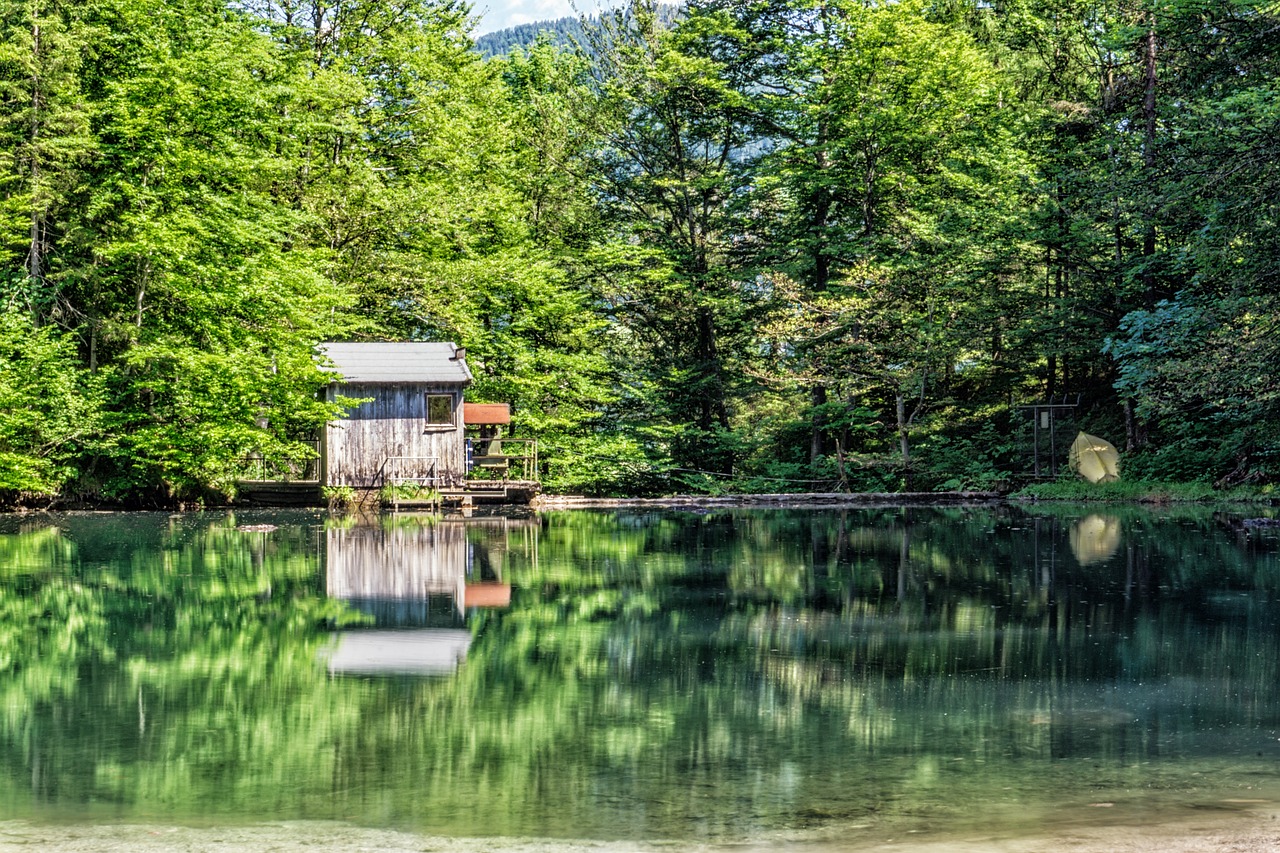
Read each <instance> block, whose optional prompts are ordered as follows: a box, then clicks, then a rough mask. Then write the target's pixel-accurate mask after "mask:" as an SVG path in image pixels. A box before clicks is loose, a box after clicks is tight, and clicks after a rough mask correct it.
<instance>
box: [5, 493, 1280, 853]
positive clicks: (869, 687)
mask: <svg viewBox="0 0 1280 853" xmlns="http://www.w3.org/2000/svg"><path fill="white" fill-rule="evenodd" d="M1262 511H1264V510H1255V511H1254V514H1258V513H1259V512H1262ZM1278 554H1280V542H1278V535H1277V532H1276V530H1275V529H1249V530H1245V529H1241V528H1239V527H1238V526H1236V525H1234V524H1233V523H1232V519H1230V518H1226V517H1222V516H1217V517H1215V516H1214V515H1212V514H1210V513H1208V512H1206V511H1199V510H1181V509H1166V510H1164V511H1160V512H1141V511H1137V510H1131V509H1121V510H1102V509H1085V508H1057V509H1054V508H1040V507H1032V508H1019V507H999V508H985V507H984V508H939V509H925V508H900V507H890V508H875V509H849V510H843V511H715V512H706V513H689V512H648V511H645V512H637V511H627V510H621V511H611V512H605V511H599V512H587V511H580V512H560V513H549V514H544V515H540V516H536V517H529V518H496V517H495V518H475V519H470V520H462V519H437V518H433V517H430V516H414V515H399V516H383V517H343V516H332V517H331V516H328V515H326V514H323V513H319V512H266V511H258V512H237V513H235V514H230V513H226V514H223V513H204V514H184V515H166V514H108V513H95V514H70V515H57V516H25V517H6V518H0V819H7V820H15V819H17V820H23V821H30V822H34V823H40V824H64V823H75V822H84V821H93V822H97V823H103V822H106V823H111V822H132V823H137V822H148V823H150V822H156V823H167V824H176V825H192V826H199V825H223V826H226V825H234V824H253V823H258V822H267V821H279V820H300V821H312V820H319V821H338V822H342V823H343V824H346V825H350V826H354V827H378V828H387V829H395V830H399V831H403V832H407V833H416V834H422V835H424V836H427V835H430V836H447V837H507V838H546V839H578V840H583V839H590V840H600V841H609V840H630V841H663V840H670V841H673V842H677V843H678V842H692V841H697V842H702V843H712V844H721V843H723V844H726V845H730V844H733V843H735V842H739V841H743V840H748V839H749V840H752V841H753V842H757V843H759V842H761V841H762V840H764V841H765V842H769V843H773V844H777V845H786V844H794V845H802V844H804V843H806V842H825V843H828V844H830V843H833V842H834V843H835V844H836V845H837V846H841V845H845V846H848V848H849V849H858V848H859V847H863V846H867V845H871V844H874V843H876V842H877V841H878V840H882V839H886V838H890V837H895V838H902V837H904V834H908V833H910V834H914V835H915V836H917V837H919V838H922V839H924V838H929V839H938V838H947V837H953V836H960V835H966V834H968V835H972V834H974V833H979V834H981V833H990V834H992V835H998V836H1002V837H1013V836H1018V835H1019V834H1027V833H1032V832H1041V831H1044V830H1045V828H1046V827H1048V828H1052V827H1054V826H1069V825H1071V824H1073V823H1085V822H1089V823H1097V822H1100V821H1116V822H1124V823H1129V824H1133V823H1142V822H1145V821H1150V822H1158V821H1167V820H1170V819H1173V818H1176V817H1178V816H1179V815H1189V814H1195V813H1198V812H1204V811H1205V810H1210V811H1221V810H1233V809H1247V808H1250V807H1252V806H1253V805H1256V804H1259V803H1262V804H1274V803H1276V802H1277V801H1280V672H1278V669H1280V556H1278Z"/></svg>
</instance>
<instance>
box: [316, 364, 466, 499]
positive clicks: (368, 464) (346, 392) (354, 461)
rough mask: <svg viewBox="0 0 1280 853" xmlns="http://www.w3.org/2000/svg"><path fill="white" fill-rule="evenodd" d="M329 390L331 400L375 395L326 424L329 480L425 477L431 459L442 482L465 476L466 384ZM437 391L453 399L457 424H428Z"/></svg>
mask: <svg viewBox="0 0 1280 853" xmlns="http://www.w3.org/2000/svg"><path fill="white" fill-rule="evenodd" d="M329 393H330V399H331V400H332V399H333V398H334V397H335V396H343V397H351V398H365V397H370V398H372V400H370V402H367V403H363V404H361V405H360V406H358V407H356V408H355V409H353V410H352V411H350V412H348V414H347V417H346V418H344V419H343V420H340V421H334V422H331V423H329V424H328V426H326V427H325V446H324V448H323V451H322V457H323V462H324V484H325V485H327V486H356V487H360V488H379V487H381V486H382V485H383V484H384V483H385V482H386V481H387V479H388V478H389V477H392V476H400V477H426V476H428V475H429V474H430V473H431V471H430V467H431V463H430V460H432V459H434V461H435V466H436V468H435V470H436V474H437V475H438V476H441V477H442V478H444V479H443V482H445V483H449V482H457V481H460V480H462V479H463V478H464V477H465V474H466V450H465V446H466V445H465V441H464V437H463V423H462V411H461V409H462V389H460V388H458V387H457V386H456V385H455V386H443V387H442V386H432V385H381V384H368V385H359V384H357V385H338V386H334V387H333V388H331V389H330V392H329ZM436 394H447V395H450V397H451V398H452V400H453V424H452V425H445V426H438V425H433V424H428V423H427V396H428V395H436ZM404 457H412V458H404ZM388 459H393V460H394V461H391V462H388V461H387V460H388Z"/></svg>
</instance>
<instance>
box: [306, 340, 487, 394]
mask: <svg viewBox="0 0 1280 853" xmlns="http://www.w3.org/2000/svg"><path fill="white" fill-rule="evenodd" d="M320 352H321V353H322V354H323V355H325V356H327V357H328V358H329V360H330V361H332V362H333V366H332V367H326V368H324V369H326V370H329V371H331V372H334V373H339V374H341V375H342V379H343V381H345V382H373V383H377V382H387V383H392V382H414V383H429V384H441V385H446V384H458V385H463V384H467V383H469V382H470V381H471V371H470V370H469V369H468V368H467V361H466V358H465V350H459V349H458V348H457V347H455V346H454V345H453V344H451V343H323V344H320Z"/></svg>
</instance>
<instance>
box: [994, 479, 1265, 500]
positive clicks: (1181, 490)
mask: <svg viewBox="0 0 1280 853" xmlns="http://www.w3.org/2000/svg"><path fill="white" fill-rule="evenodd" d="M1010 497H1011V498H1013V499H1014V500H1033V501H1098V502H1103V503H1264V504H1265V503H1275V502H1277V501H1280V491H1277V490H1276V489H1275V487H1274V486H1262V487H1253V486H1240V487H1237V488H1234V489H1226V490H1223V489H1215V488H1214V487H1213V486H1212V485H1210V484H1209V483H1168V482H1160V481H1153V480H1117V481H1116V482H1114V483H1098V484H1093V483H1088V482H1085V481H1084V480H1080V479H1077V478H1070V479H1061V480H1055V481H1053V482H1051V483H1034V484H1032V485H1030V486H1026V487H1024V488H1022V489H1019V490H1018V491H1016V492H1014V493H1013V494H1012V495H1010Z"/></svg>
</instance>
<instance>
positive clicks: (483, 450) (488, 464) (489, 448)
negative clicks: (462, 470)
mask: <svg viewBox="0 0 1280 853" xmlns="http://www.w3.org/2000/svg"><path fill="white" fill-rule="evenodd" d="M467 441H468V442H469V445H470V448H471V452H470V454H469V457H468V461H469V463H470V464H469V465H468V469H469V470H468V474H467V476H468V478H469V479H472V480H522V481H526V482H527V481H536V480H537V479H538V441H537V439H533V438H473V439H467Z"/></svg>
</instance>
